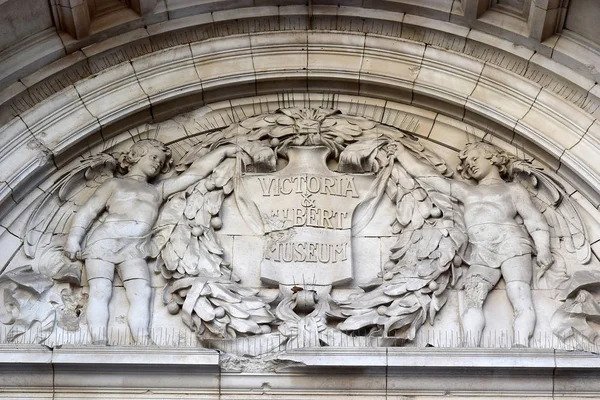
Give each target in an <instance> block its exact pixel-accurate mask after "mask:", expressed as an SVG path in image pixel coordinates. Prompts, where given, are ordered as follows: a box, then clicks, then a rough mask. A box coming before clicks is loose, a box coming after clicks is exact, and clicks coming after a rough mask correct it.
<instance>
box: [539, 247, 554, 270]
mask: <svg viewBox="0 0 600 400" xmlns="http://www.w3.org/2000/svg"><path fill="white" fill-rule="evenodd" d="M536 263H537V265H538V266H540V268H542V270H543V271H547V270H548V269H549V268H550V267H551V266H552V264H553V263H554V257H553V256H552V253H550V251H548V250H544V251H538V255H537V260H536Z"/></svg>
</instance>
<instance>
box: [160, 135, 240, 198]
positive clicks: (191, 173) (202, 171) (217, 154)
mask: <svg viewBox="0 0 600 400" xmlns="http://www.w3.org/2000/svg"><path fill="white" fill-rule="evenodd" d="M235 153H237V146H235V145H233V144H230V145H225V146H221V147H218V148H217V149H215V150H213V151H211V152H210V153H208V154H206V155H204V156H203V157H201V158H199V159H198V160H196V161H194V162H193V163H192V165H190V167H189V168H188V169H187V170H186V171H185V172H184V173H183V174H181V175H178V176H176V177H174V178H169V179H165V180H164V181H162V182H161V183H162V187H163V189H162V190H163V193H162V195H163V198H165V199H166V198H167V197H169V196H170V195H172V194H173V193H177V192H181V191H182V190H185V189H187V188H188V187H189V186H190V185H193V184H194V183H196V182H198V181H200V180H201V179H203V178H204V177H206V176H207V175H208V174H210V173H211V172H212V171H213V169H214V168H215V167H216V166H217V165H219V164H220V163H221V161H223V160H224V159H225V158H226V157H233V156H234V155H235Z"/></svg>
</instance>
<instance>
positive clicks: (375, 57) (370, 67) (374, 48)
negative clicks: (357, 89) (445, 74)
mask: <svg viewBox="0 0 600 400" xmlns="http://www.w3.org/2000/svg"><path fill="white" fill-rule="evenodd" d="M424 52H425V45H424V44H423V43H417V42H412V41H408V40H402V39H390V38H387V37H384V36H379V35H372V34H368V35H367V37H366V41H365V50H364V61H363V64H362V67H361V70H360V81H361V84H364V83H378V84H385V85H391V86H393V87H398V88H401V89H405V90H409V91H412V87H413V83H414V81H415V79H416V78H417V75H418V74H419V69H420V66H421V62H422V59H423V53H424Z"/></svg>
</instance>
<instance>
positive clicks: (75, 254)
mask: <svg viewBox="0 0 600 400" xmlns="http://www.w3.org/2000/svg"><path fill="white" fill-rule="evenodd" d="M64 252H65V256H67V258H68V259H69V260H71V261H76V260H79V259H80V258H81V246H80V245H79V243H74V242H71V241H67V243H66V244H65V249H64Z"/></svg>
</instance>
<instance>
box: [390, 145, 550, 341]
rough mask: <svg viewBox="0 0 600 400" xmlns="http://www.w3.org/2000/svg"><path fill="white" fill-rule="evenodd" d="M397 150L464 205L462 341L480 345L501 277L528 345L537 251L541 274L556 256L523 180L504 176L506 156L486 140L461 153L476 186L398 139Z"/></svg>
mask: <svg viewBox="0 0 600 400" xmlns="http://www.w3.org/2000/svg"><path fill="white" fill-rule="evenodd" d="M392 146H394V145H392ZM394 150H395V156H396V158H397V160H398V162H400V164H401V165H402V166H403V167H404V169H405V170H406V171H407V172H408V173H409V174H411V175H412V176H414V177H415V178H418V179H419V181H421V182H422V183H423V184H424V185H429V186H431V187H432V188H434V189H436V190H438V191H440V192H442V193H446V194H448V195H450V196H452V197H454V198H456V199H457V200H458V201H459V202H460V203H462V206H463V207H464V223H465V227H466V229H467V235H468V242H469V244H468V247H467V249H466V251H465V255H464V256H463V259H464V261H465V262H466V263H467V264H468V265H469V268H468V270H467V273H466V276H465V281H464V282H465V287H464V290H465V298H466V304H465V310H464V312H463V314H462V316H461V320H462V330H463V341H464V342H465V343H464V344H466V345H468V344H471V345H476V346H477V345H479V342H480V339H481V332H482V330H483V328H484V327H485V322H486V321H485V317H484V314H483V310H482V306H483V303H484V302H485V300H486V298H487V296H488V293H489V292H490V290H491V289H492V288H493V287H494V286H495V285H496V284H497V283H498V281H499V280H500V278H501V276H503V277H504V280H505V281H506V292H507V295H508V299H509V300H510V303H511V304H512V307H513V311H514V315H515V319H514V324H513V329H514V339H513V343H514V345H515V346H528V345H529V339H530V338H531V336H532V334H533V330H534V328H535V322H536V314H535V310H534V307H533V302H532V298H531V286H530V285H531V280H532V274H533V268H532V254H534V253H535V254H537V265H538V266H539V268H541V269H542V273H543V271H545V270H547V269H548V268H549V267H550V266H551V265H552V263H553V262H554V259H553V256H552V253H551V250H550V233H549V232H550V228H549V226H548V224H547V222H546V220H545V218H544V216H543V215H542V214H541V212H540V211H538V209H537V208H536V207H535V205H534V204H533V201H532V199H531V197H530V194H529V192H528V191H527V189H526V188H525V187H523V186H522V185H521V184H519V183H517V182H507V181H505V180H504V179H503V177H505V176H506V173H507V165H508V163H509V158H508V156H507V155H506V154H505V153H503V152H502V151H500V150H499V149H497V148H495V147H494V146H492V145H489V144H487V143H484V142H478V143H472V144H468V145H467V146H466V147H465V148H464V149H463V150H462V151H461V152H460V153H459V158H460V160H461V162H460V166H459V171H460V172H461V175H462V176H463V177H464V178H472V179H474V180H476V181H477V185H475V186H474V185H470V184H468V183H465V182H460V181H456V180H451V179H448V178H444V177H442V176H441V175H440V174H439V173H438V172H437V171H436V170H435V169H434V168H433V167H432V166H431V165H427V164H425V163H423V162H422V161H420V160H419V159H417V158H416V157H415V156H414V155H413V154H411V153H410V152H409V151H407V150H406V149H405V148H404V147H403V146H402V145H400V144H399V143H398V144H396V145H395V147H394ZM520 220H522V223H521V222H520Z"/></svg>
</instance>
